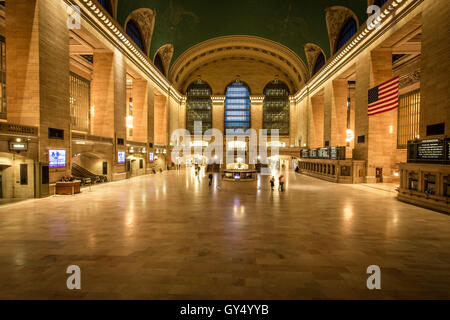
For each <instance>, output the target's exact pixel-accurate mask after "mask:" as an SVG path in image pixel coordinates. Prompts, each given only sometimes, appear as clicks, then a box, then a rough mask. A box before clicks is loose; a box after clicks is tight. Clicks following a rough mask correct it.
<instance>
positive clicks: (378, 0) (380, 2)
mask: <svg viewBox="0 0 450 320" xmlns="http://www.w3.org/2000/svg"><path fill="white" fill-rule="evenodd" d="M386 2H387V0H375V1H374V3H373V5H374V6H379V7H380V8H381V7H383V5H384V4H385V3H386Z"/></svg>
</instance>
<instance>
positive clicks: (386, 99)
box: [369, 91, 398, 108]
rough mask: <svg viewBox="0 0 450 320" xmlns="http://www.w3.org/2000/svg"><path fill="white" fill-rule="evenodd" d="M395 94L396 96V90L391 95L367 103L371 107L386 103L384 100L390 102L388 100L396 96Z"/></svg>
mask: <svg viewBox="0 0 450 320" xmlns="http://www.w3.org/2000/svg"><path fill="white" fill-rule="evenodd" d="M397 96H398V91H396V92H394V93H392V94H391V95H389V96H387V97H385V98H383V99H382V100H378V101H377V102H375V103H372V104H369V108H373V107H376V106H379V105H382V104H384V103H386V102H390V101H392V99H393V98H395V97H397Z"/></svg>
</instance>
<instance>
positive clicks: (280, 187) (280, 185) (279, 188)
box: [278, 175, 284, 192]
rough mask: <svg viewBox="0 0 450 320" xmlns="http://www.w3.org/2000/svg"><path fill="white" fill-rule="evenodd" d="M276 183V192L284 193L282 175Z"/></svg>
mask: <svg viewBox="0 0 450 320" xmlns="http://www.w3.org/2000/svg"><path fill="white" fill-rule="evenodd" d="M278 183H279V187H278V190H280V191H281V192H283V191H284V176H283V175H281V176H280V177H279V178H278Z"/></svg>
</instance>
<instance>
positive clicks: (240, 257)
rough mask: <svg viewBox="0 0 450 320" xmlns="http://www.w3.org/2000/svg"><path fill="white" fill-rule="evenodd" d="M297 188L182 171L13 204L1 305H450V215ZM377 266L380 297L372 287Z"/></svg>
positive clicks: (5, 232) (343, 191)
mask: <svg viewBox="0 0 450 320" xmlns="http://www.w3.org/2000/svg"><path fill="white" fill-rule="evenodd" d="M286 176H287V190H286V192H284V193H282V192H278V191H277V190H275V191H273V192H272V191H270V188H269V187H268V182H267V181H266V180H264V181H262V182H261V183H260V184H258V185H257V186H254V185H252V184H248V185H245V184H242V185H240V186H239V188H238V189H236V190H233V189H232V188H224V187H223V186H222V185H221V182H219V181H217V180H216V181H215V182H214V185H213V186H212V187H209V186H208V181H207V178H205V177H202V178H198V177H195V175H192V174H190V173H187V172H184V171H183V172H170V173H164V174H161V175H155V176H145V177H138V178H134V179H131V180H127V181H123V182H116V183H110V184H105V185H101V186H98V187H95V188H92V191H89V190H85V191H84V192H83V193H82V194H80V195H76V196H58V197H51V198H47V199H39V200H29V201H26V202H21V203H16V204H10V205H6V206H2V207H0V298H1V299H330V298H331V299H415V298H424V299H437V298H441V299H449V298H450V217H449V216H447V215H443V214H439V213H436V212H433V211H429V210H426V209H422V208H418V207H414V206H411V205H408V204H405V203H401V202H398V201H397V200H396V199H395V193H393V192H390V191H389V190H383V189H382V188H374V187H371V186H367V185H359V186H349V185H336V184H332V183H328V182H324V181H320V180H316V179H314V178H310V177H306V176H300V175H295V174H294V173H286ZM217 184H219V185H217ZM388 189H389V188H388ZM69 265H78V266H80V268H81V280H82V288H81V290H79V291H69V290H68V289H67V287H66V279H67V277H68V275H67V274H66V268H67V267H68V266H69ZM370 265H378V266H380V268H381V273H382V274H381V286H382V289H381V290H375V291H371V290H368V289H367V287H366V280H367V278H368V277H369V275H368V274H366V269H367V267H368V266H370Z"/></svg>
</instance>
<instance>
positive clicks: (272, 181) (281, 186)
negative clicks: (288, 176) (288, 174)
mask: <svg viewBox="0 0 450 320" xmlns="http://www.w3.org/2000/svg"><path fill="white" fill-rule="evenodd" d="M284 182H285V181H284V176H283V175H280V176H279V177H278V190H279V191H284ZM270 188H271V189H272V191H273V190H274V188H275V177H274V176H272V177H271V178H270Z"/></svg>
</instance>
